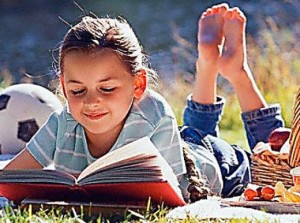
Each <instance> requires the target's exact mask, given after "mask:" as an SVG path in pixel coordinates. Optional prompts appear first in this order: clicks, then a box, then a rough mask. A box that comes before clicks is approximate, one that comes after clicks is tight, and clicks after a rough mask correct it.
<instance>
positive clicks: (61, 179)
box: [0, 169, 75, 185]
mask: <svg viewBox="0 0 300 223" xmlns="http://www.w3.org/2000/svg"><path fill="white" fill-rule="evenodd" d="M0 182H1V183H56V184H67V185H73V184H74V183H75V177H74V176H72V175H71V174H69V173H66V172H61V171H55V170H43V169H26V170H1V171H0Z"/></svg>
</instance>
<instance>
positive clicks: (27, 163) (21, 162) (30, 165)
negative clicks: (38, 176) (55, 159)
mask: <svg viewBox="0 0 300 223" xmlns="http://www.w3.org/2000/svg"><path fill="white" fill-rule="evenodd" d="M42 168H43V166H42V165H41V164H40V163H39V162H38V161H37V160H36V159H35V158H34V157H33V156H32V155H31V154H30V153H29V152H28V150H27V149H26V148H25V149H23V150H22V151H21V152H20V153H18V154H17V155H16V156H15V157H14V158H13V159H12V160H11V161H10V162H9V163H8V164H7V165H6V166H5V167H4V169H6V170H13V169H42Z"/></svg>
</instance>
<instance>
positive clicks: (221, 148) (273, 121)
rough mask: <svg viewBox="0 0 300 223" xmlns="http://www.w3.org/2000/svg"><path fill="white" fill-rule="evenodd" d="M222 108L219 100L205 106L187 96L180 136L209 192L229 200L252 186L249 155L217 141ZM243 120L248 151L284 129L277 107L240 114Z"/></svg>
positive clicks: (222, 104) (219, 139)
mask: <svg viewBox="0 0 300 223" xmlns="http://www.w3.org/2000/svg"><path fill="white" fill-rule="evenodd" d="M224 105H225V99H224V98H222V97H218V98H217V102H216V103H215V104H210V105H207V104H199V103H197V102H194V101H193V100H192V99H191V96H189V97H188V99H187V106H186V108H185V110H184V113H183V128H182V130H181V136H182V138H183V140H185V141H186V142H188V143H189V144H190V145H191V149H192V150H193V154H194V157H195V159H196V165H197V167H198V169H199V171H200V172H201V173H202V174H203V175H205V176H207V178H208V182H209V184H210V187H211V188H212V190H213V191H214V192H215V193H218V194H221V195H222V196H223V197H229V196H235V195H239V194H241V193H242V191H243V189H244V187H245V186H246V185H247V183H249V182H251V174H250V159H249V158H250V156H249V155H250V154H249V153H247V152H246V151H245V150H244V149H242V148H240V147H239V146H237V145H231V144H229V143H228V142H226V141H225V140H223V139H221V138H219V137H218V135H219V127H218V124H219V122H220V120H221V117H222V114H223V107H224ZM242 120H243V123H244V128H245V131H246V135H247V139H248V143H249V146H250V149H253V148H254V146H255V145H256V144H257V143H258V142H260V141H263V142H267V141H268V137H269V135H270V133H271V132H272V131H273V130H274V129H275V128H278V127H282V126H284V121H283V119H282V116H281V109H280V105H278V104H275V105H271V106H269V107H268V108H262V109H258V110H254V111H250V112H246V113H242ZM233 134H234V133H233Z"/></svg>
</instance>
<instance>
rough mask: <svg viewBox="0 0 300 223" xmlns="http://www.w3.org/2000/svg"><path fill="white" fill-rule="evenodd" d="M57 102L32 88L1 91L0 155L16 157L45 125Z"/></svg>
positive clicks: (20, 86) (59, 106)
mask: <svg viewBox="0 0 300 223" xmlns="http://www.w3.org/2000/svg"><path fill="white" fill-rule="evenodd" d="M60 109H62V103H61V102H60V100H59V99H58V98H57V97H56V96H55V95H54V94H53V93H52V92H51V91H49V90H48V89H46V88H44V87H42V86H39V85H35V84H16V85H12V86H9V87H7V88H5V89H3V90H2V91H0V154H16V153H18V152H19V151H21V150H22V149H23V148H24V147H25V144H26V142H28V141H29V140H30V139H31V137H32V136H33V135H34V134H35V133H36V132H37V130H38V129H39V128H40V127H41V126H42V125H43V123H45V121H46V120H47V118H48V117H49V115H50V114H51V113H52V112H53V111H54V110H60Z"/></svg>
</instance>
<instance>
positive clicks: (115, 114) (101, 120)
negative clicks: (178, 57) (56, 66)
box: [60, 51, 146, 137]
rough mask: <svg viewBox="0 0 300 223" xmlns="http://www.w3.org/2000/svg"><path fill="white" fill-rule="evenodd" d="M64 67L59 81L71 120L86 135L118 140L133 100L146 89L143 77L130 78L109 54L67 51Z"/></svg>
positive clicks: (127, 72) (115, 58)
mask: <svg viewBox="0 0 300 223" xmlns="http://www.w3.org/2000/svg"><path fill="white" fill-rule="evenodd" d="M63 66H64V72H63V74H62V75H61V77H60V80H61V84H62V87H63V91H64V94H65V96H66V98H67V101H68V104H69V109H70V112H71V114H72V116H73V118H74V119H75V120H77V121H78V122H79V123H80V124H81V125H82V126H83V127H84V128H85V131H86V133H87V136H88V135H89V134H93V135H94V134H97V135H101V134H103V135H105V137H117V136H118V134H119V133H120V131H121V129H122V128H123V125H124V122H125V119H126V116H127V114H128V112H129V109H130V107H131V105H132V102H133V100H134V99H135V98H140V97H141V96H142V94H143V92H144V90H145V87H146V79H145V74H144V73H142V74H138V75H136V76H133V75H132V74H131V73H130V72H129V71H128V70H127V69H126V68H125V66H124V64H122V62H121V60H120V58H119V57H118V56H117V55H116V54H115V53H114V52H112V51H105V52H101V53H98V54H94V55H89V54H87V53H79V52H69V53H67V54H66V55H65V58H64V64H63Z"/></svg>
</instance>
